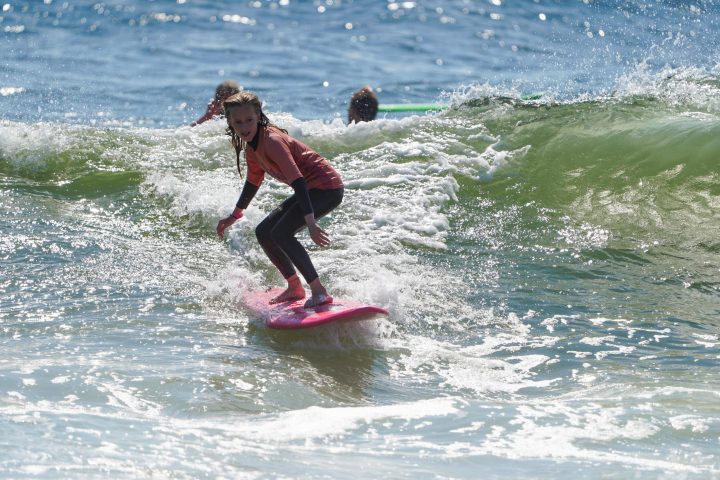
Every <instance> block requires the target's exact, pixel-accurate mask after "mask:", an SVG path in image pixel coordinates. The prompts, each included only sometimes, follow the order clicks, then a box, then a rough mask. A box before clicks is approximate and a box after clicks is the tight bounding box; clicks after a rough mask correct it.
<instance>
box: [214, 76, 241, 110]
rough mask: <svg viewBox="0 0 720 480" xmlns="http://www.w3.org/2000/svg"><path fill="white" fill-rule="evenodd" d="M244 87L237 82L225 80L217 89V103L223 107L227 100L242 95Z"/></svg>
mask: <svg viewBox="0 0 720 480" xmlns="http://www.w3.org/2000/svg"><path fill="white" fill-rule="evenodd" d="M241 89H242V87H240V85H238V83H237V82H236V81H235V80H225V81H224V82H222V83H221V84H220V85H218V86H217V88H216V89H215V102H217V103H219V104H220V105H222V103H223V102H224V101H225V99H226V98H228V97H230V96H232V95H235V94H236V93H240V90H241Z"/></svg>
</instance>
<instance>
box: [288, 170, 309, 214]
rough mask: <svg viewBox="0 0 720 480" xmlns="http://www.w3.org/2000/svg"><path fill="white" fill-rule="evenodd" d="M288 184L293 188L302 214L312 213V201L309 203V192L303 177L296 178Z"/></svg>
mask: <svg viewBox="0 0 720 480" xmlns="http://www.w3.org/2000/svg"><path fill="white" fill-rule="evenodd" d="M290 186H291V187H292V188H293V190H295V197H296V198H297V201H298V203H299V204H300V209H301V210H302V213H303V216H304V215H307V214H308V213H313V208H312V203H310V193H309V192H308V188H307V183H305V178H303V177H300V178H298V179H297V180H295V181H294V182H292V183H291V184H290Z"/></svg>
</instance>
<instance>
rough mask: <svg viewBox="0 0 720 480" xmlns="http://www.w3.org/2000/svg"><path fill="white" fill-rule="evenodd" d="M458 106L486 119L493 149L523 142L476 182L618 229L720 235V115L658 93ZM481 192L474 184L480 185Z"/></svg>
mask: <svg viewBox="0 0 720 480" xmlns="http://www.w3.org/2000/svg"><path fill="white" fill-rule="evenodd" d="M461 115H469V116H475V117H479V119H480V120H486V125H487V127H488V129H489V131H490V132H491V133H492V134H493V135H495V136H496V137H497V138H499V141H498V143H497V144H496V145H495V148H496V149H501V150H516V149H520V148H525V149H526V154H525V155H524V156H522V157H521V158H518V159H516V161H514V162H513V163H512V164H510V165H507V166H506V168H504V169H501V170H500V171H499V172H497V174H496V175H494V177H493V178H492V180H491V181H489V182H487V183H485V184H483V185H482V187H480V189H481V190H483V192H485V194H487V195H490V196H491V197H492V198H493V200H494V201H497V202H499V203H501V204H510V203H513V204H520V205H522V204H526V203H528V202H534V203H536V204H537V205H538V206H539V207H543V208H549V209H551V210H553V211H555V212H556V213H557V214H559V215H567V216H569V217H571V218H573V219H574V220H575V221H577V222H588V223H591V224H594V225H598V226H601V227H603V228H606V229H609V230H610V231H612V232H613V233H614V234H615V235H616V236H621V237H622V236H630V237H642V238H644V239H645V240H646V241H650V242H652V241H663V242H669V243H675V244H680V245H685V246H693V245H700V244H714V242H716V241H717V240H714V239H715V238H718V235H717V233H718V228H719V223H720V222H719V221H718V215H717V212H718V206H720V202H719V201H718V198H719V197H718V195H719V194H720V177H719V176H718V168H717V165H718V158H720V135H719V134H720V119H718V117H717V116H715V115H714V114H710V113H702V112H692V111H682V110H678V109H673V108H668V107H667V106H666V105H663V104H662V103H660V102H630V103H628V102H605V103H598V102H588V103H576V104H571V105H555V106H541V107H529V106H525V107H520V108H516V109H513V110H512V111H510V112H509V113H507V114H504V115H502V116H500V117H499V118H490V117H492V116H493V115H495V112H490V111H485V112H472V111H467V112H465V113H461ZM476 193H477V192H476Z"/></svg>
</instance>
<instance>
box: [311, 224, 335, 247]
mask: <svg viewBox="0 0 720 480" xmlns="http://www.w3.org/2000/svg"><path fill="white" fill-rule="evenodd" d="M308 230H309V231H310V238H312V241H313V242H315V243H316V244H317V245H320V246H321V247H327V246H328V245H330V237H329V236H328V234H327V233H326V232H325V230H323V229H322V228H320V227H319V226H318V224H317V223H312V224H311V225H308Z"/></svg>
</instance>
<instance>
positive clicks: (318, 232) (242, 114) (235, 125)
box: [217, 91, 343, 308]
mask: <svg viewBox="0 0 720 480" xmlns="http://www.w3.org/2000/svg"><path fill="white" fill-rule="evenodd" d="M223 107H224V110H225V116H226V118H227V123H228V129H227V133H228V135H230V137H231V141H232V145H233V147H234V148H235V153H236V159H237V168H238V172H239V173H240V174H241V175H242V172H241V170H240V152H241V151H242V150H245V163H246V164H247V178H246V180H245V185H244V186H243V189H242V192H241V193H240V198H239V199H238V201H237V204H236V205H235V209H234V210H233V212H232V214H230V215H229V216H228V217H227V218H223V219H221V220H220V221H219V222H218V225H217V233H218V235H219V236H220V238H223V236H224V232H225V229H227V228H228V227H229V226H231V225H232V224H233V223H235V221H236V220H238V219H239V218H242V216H243V213H244V211H245V209H246V208H247V207H248V205H249V204H250V201H251V200H252V199H253V197H254V196H255V194H256V193H257V191H258V189H259V188H260V185H261V184H262V182H263V180H264V178H265V174H266V173H268V174H270V176H272V177H274V178H276V179H277V180H279V181H281V182H283V183H285V184H287V185H289V186H290V187H292V189H293V190H294V191H295V193H294V194H293V195H291V196H290V197H289V198H288V199H286V200H285V201H284V202H282V203H281V204H280V206H278V208H276V209H275V210H273V211H272V212H271V213H270V215H268V216H267V217H266V218H265V219H264V220H263V221H262V222H260V224H259V225H258V226H257V228H256V229H255V235H256V236H257V239H258V241H259V242H260V245H261V246H262V248H263V250H264V251H265V254H266V255H267V256H268V258H270V261H271V262H272V263H273V265H275V267H277V269H278V270H280V273H281V274H282V276H283V277H284V278H285V280H286V281H287V289H286V290H285V291H283V292H282V293H281V294H280V295H278V296H277V297H275V298H273V299H272V300H271V303H281V302H287V301H292V300H300V299H302V298H305V289H304V288H303V286H302V283H301V282H300V279H299V278H298V276H297V273H296V272H295V268H297V269H298V270H299V271H300V273H301V274H302V276H303V277H304V278H305V281H306V282H307V283H308V284H309V285H310V290H311V297H310V298H309V299H308V300H307V301H306V302H305V308H312V307H317V306H319V305H325V304H328V303H332V301H333V299H332V297H331V296H330V295H329V294H328V292H327V290H326V289H325V287H324V286H323V285H322V283H321V282H320V277H319V276H318V274H317V272H316V271H315V267H314V266H313V264H312V261H311V260H310V256H309V255H308V253H307V250H305V248H304V247H303V246H302V244H301V243H300V242H299V241H298V240H297V239H296V238H295V234H296V233H297V232H299V231H300V230H302V229H303V228H304V227H307V228H308V230H309V232H310V238H312V240H313V241H314V242H315V243H316V244H318V245H320V246H321V247H327V246H328V245H330V238H329V237H328V235H327V233H326V232H325V231H324V230H323V229H322V228H320V227H319V226H318V224H317V222H316V219H318V218H320V217H322V216H324V215H327V213H328V212H330V211H332V210H333V209H334V208H335V207H337V206H338V205H340V202H341V201H342V198H343V183H342V180H341V179H340V175H339V174H338V173H337V172H336V171H335V169H333V168H332V167H331V166H330V164H329V163H328V161H327V160H325V159H324V158H323V157H321V156H320V155H318V154H317V153H316V152H314V151H313V150H312V149H311V148H309V147H308V146H307V145H305V144H303V143H302V142H300V141H299V140H297V139H295V138H293V137H291V136H289V135H288V134H287V131H286V130H283V129H281V128H279V127H277V126H276V125H273V124H272V123H271V122H270V120H268V118H267V116H265V114H264V113H263V111H262V103H261V102H260V99H258V97H257V96H256V95H255V94H254V93H252V92H247V91H243V92H240V93H237V94H235V95H233V96H231V97H229V98H228V99H226V100H225V102H224V103H223Z"/></svg>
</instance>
